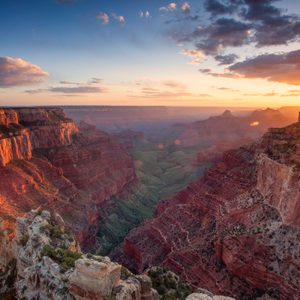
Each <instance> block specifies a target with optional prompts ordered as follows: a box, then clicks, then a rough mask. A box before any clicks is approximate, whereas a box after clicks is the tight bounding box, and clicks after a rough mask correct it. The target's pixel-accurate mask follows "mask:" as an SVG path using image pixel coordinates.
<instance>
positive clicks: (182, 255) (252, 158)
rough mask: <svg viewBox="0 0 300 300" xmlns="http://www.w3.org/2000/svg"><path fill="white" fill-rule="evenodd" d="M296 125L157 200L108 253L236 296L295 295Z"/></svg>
mask: <svg viewBox="0 0 300 300" xmlns="http://www.w3.org/2000/svg"><path fill="white" fill-rule="evenodd" d="M299 132H300V124H299V123H297V124H294V125H291V126H289V127H286V128H284V129H271V130H270V131H269V132H268V133H267V134H266V135H265V136H264V137H263V139H262V140H261V141H260V142H258V143H256V144H253V145H250V146H247V147H246V146H245V147H241V148H240V149H237V150H232V151H228V152H226V153H225V154H224V156H223V158H222V160H221V161H220V162H219V163H217V164H216V166H215V167H213V168H211V169H209V170H208V171H207V172H206V174H205V175H204V176H203V177H202V178H201V179H199V180H198V181H196V182H195V183H193V184H191V185H190V186H188V187H187V188H186V189H185V190H183V191H182V192H180V193H178V194H177V195H176V196H175V197H174V198H172V199H168V200H164V201H161V202H160V203H159V204H158V206H157V209H156V216H155V217H154V218H153V219H152V220H149V221H147V222H146V223H145V224H143V226H141V227H139V228H137V229H134V230H132V231H131V232H130V234H129V235H128V236H127V237H126V239H125V242H124V245H123V248H122V249H121V250H116V251H115V252H114V253H113V254H112V257H113V258H114V259H116V260H118V261H119V262H120V263H123V264H125V265H126V266H127V267H129V268H131V269H132V270H135V271H137V272H142V271H143V270H145V269H147V268H148V267H149V266H151V265H161V266H164V267H167V268H169V269H171V270H172V271H174V272H175V273H176V274H178V275H179V276H180V277H181V278H182V279H183V280H185V281H187V282H189V283H190V284H191V285H192V286H194V287H197V286H201V287H204V288H207V289H209V290H210V291H212V292H213V293H215V294H224V295H228V296H232V297H236V298H237V299H267V298H268V297H271V298H273V299H274V298H275V299H286V300H287V299H289V300H290V299H294V300H296V299H298V295H299V294H300V290H299V286H300V269H299V266H300V257H299V251H300V248H299V247H300V245H299V243H298V242H297V241H299V238H300V231H299V226H298V219H299V217H298V214H299V202H300V198H299V172H300V171H299V148H298V145H299V142H300V136H299Z"/></svg>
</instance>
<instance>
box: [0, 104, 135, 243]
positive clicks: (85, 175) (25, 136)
mask: <svg viewBox="0 0 300 300" xmlns="http://www.w3.org/2000/svg"><path fill="white" fill-rule="evenodd" d="M0 177H1V185H0V205H1V211H0V217H2V218H3V220H4V223H3V224H4V227H5V228H6V229H7V230H8V231H9V234H13V227H14V223H15V219H16V218H17V217H19V216H22V215H23V214H24V213H25V212H27V211H30V209H32V208H34V207H39V206H41V207H45V208H47V209H49V210H51V211H55V212H58V213H61V215H62V216H63V218H64V220H65V222H66V226H67V227H68V228H70V229H71V230H72V232H73V233H75V235H76V238H78V240H79V241H80V243H81V245H83V246H85V247H86V248H90V247H91V246H92V245H94V244H95V236H96V232H97V230H98V226H99V224H98V217H99V208H100V206H101V205H103V204H104V203H105V200H107V199H108V198H110V197H111V196H113V195H116V194H117V193H119V192H121V191H122V190H123V188H124V187H125V186H126V185H127V184H129V183H130V182H131V181H134V180H135V171H134V166H133V161H132V159H131V157H130V156H129V154H128V153H127V150H126V149H125V147H124V146H123V145H121V144H119V143H118V142H117V141H116V140H115V139H114V138H113V137H112V136H110V135H109V134H106V133H104V132H102V131H100V130H98V129H96V128H95V127H93V126H90V125H88V124H85V123H81V124H80V125H79V127H77V125H76V124H75V123H74V122H73V121H72V120H70V119H68V118H67V117H66V116H65V114H64V113H63V111H62V109H60V108H18V109H13V110H12V109H2V110H0Z"/></svg>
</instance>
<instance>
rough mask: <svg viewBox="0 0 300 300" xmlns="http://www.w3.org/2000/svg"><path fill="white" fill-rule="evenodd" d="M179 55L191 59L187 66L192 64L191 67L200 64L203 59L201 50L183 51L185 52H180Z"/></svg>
mask: <svg viewBox="0 0 300 300" xmlns="http://www.w3.org/2000/svg"><path fill="white" fill-rule="evenodd" d="M180 54H182V55H185V56H189V57H192V58H193V60H191V61H190V62H189V64H192V65H199V64H200V63H201V62H202V60H203V57H204V53H203V51H202V50H189V49H185V50H182V51H180Z"/></svg>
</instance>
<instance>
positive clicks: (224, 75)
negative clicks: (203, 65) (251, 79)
mask: <svg viewBox="0 0 300 300" xmlns="http://www.w3.org/2000/svg"><path fill="white" fill-rule="evenodd" d="M198 71H199V72H200V73H202V74H206V75H210V76H213V77H222V78H243V76H241V75H239V74H235V73H230V72H227V73H217V72H213V71H212V70H211V69H199V70H198Z"/></svg>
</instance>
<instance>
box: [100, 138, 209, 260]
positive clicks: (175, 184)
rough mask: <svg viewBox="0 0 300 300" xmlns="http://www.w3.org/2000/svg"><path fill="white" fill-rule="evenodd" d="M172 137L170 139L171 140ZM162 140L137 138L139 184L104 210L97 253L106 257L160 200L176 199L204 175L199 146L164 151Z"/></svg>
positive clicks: (148, 215) (113, 199) (135, 153)
mask: <svg viewBox="0 0 300 300" xmlns="http://www.w3.org/2000/svg"><path fill="white" fill-rule="evenodd" d="M168 138H169V137H168ZM163 140H164V137H161V140H157V139H156V140H148V139H138V140H136V141H135V145H134V148H133V149H132V151H131V154H132V156H133V158H134V160H135V168H136V174H137V177H138V183H137V185H136V186H135V187H134V188H132V189H131V190H128V191H127V192H125V193H124V194H123V195H120V196H117V197H113V198H111V199H110V200H109V202H108V205H106V206H105V207H104V208H101V216H102V220H101V226H100V230H99V232H98V242H99V245H101V248H99V249H98V251H97V253H99V254H101V255H107V254H108V253H109V252H110V251H111V250H112V249H113V248H114V247H116V246H117V245H119V244H120V243H121V242H122V241H123V240H124V237H125V236H126V234H127V233H128V232H129V231H130V230H131V229H133V228H134V227H136V226H138V225H139V224H140V223H141V222H143V221H144V220H146V219H148V218H151V217H152V216H153V213H154V210H155V207H156V204H157V202H158V201H159V200H162V199H166V198H170V197H173V196H174V195H175V194H176V193H177V192H179V191H181V190H182V189H184V188H185V187H186V186H187V185H188V184H189V183H191V182H192V181H194V180H195V179H196V178H197V177H199V176H201V175H202V174H203V172H204V170H205V169H206V168H207V167H208V165H204V166H201V167H197V166H195V165H194V164H193V161H194V159H195V157H196V154H197V153H198V152H199V151H200V149H199V147H194V148H184V149H181V148H178V147H176V146H175V145H170V146H168V147H166V148H165V149H163V150H161V149H159V148H158V145H159V144H160V143H162V141H163Z"/></svg>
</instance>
